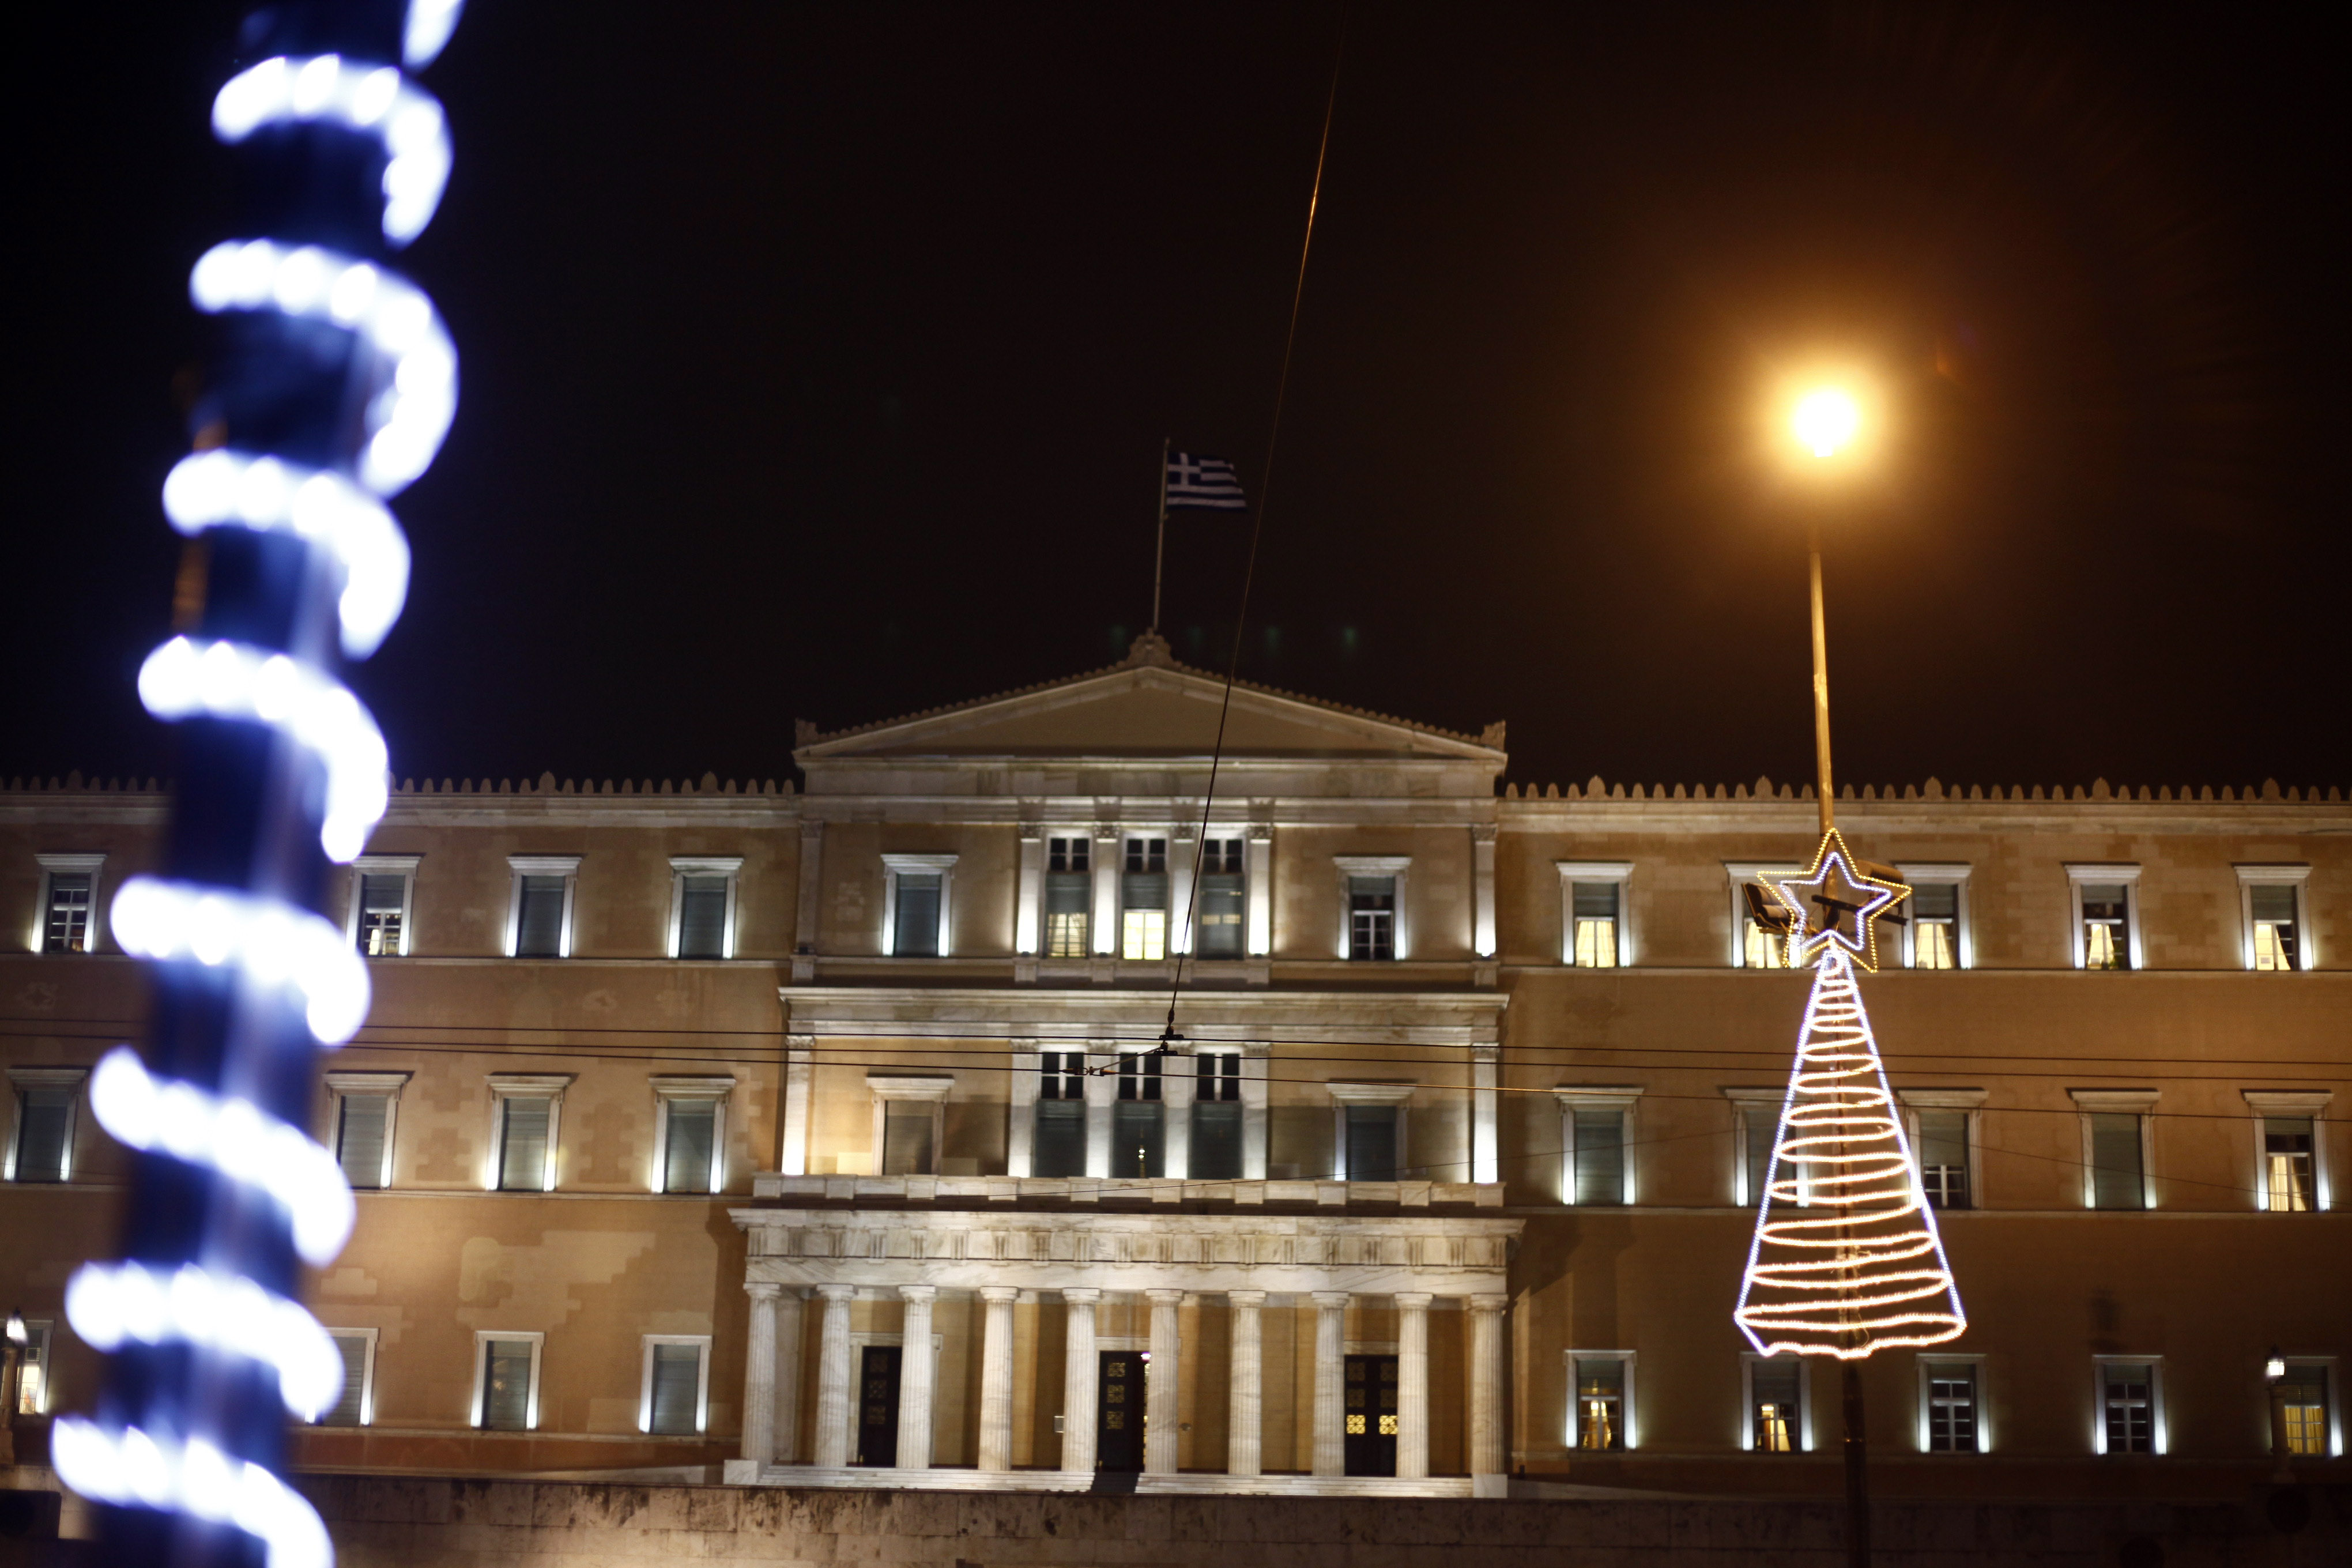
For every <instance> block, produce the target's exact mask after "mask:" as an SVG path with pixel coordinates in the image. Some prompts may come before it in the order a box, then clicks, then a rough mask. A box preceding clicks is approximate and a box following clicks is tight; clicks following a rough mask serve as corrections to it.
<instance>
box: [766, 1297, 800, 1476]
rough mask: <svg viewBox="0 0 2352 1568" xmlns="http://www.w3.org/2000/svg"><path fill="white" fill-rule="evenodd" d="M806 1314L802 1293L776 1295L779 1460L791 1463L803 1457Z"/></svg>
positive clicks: (776, 1417) (776, 1411)
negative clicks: (802, 1393) (802, 1380)
mask: <svg viewBox="0 0 2352 1568" xmlns="http://www.w3.org/2000/svg"><path fill="white" fill-rule="evenodd" d="M803 1322H804V1317H803V1311H802V1301H801V1292H800V1291H799V1290H797V1289H793V1290H786V1291H784V1292H783V1293H782V1294H781V1295H779V1296H778V1297H777V1298H776V1397H775V1401H774V1403H773V1404H772V1405H771V1406H770V1408H771V1409H772V1410H773V1411H774V1412H775V1415H774V1417H773V1419H774V1421H775V1426H774V1428H773V1430H774V1438H775V1462H776V1463H777V1464H779V1465H789V1464H793V1463H795V1462H797V1461H798V1460H799V1458H800V1457H801V1347H802V1346H803V1344H805V1343H806V1342H807V1341H806V1339H805V1338H804V1337H803V1336H804V1334H805V1333H806V1330H805V1329H804V1328H803Z"/></svg>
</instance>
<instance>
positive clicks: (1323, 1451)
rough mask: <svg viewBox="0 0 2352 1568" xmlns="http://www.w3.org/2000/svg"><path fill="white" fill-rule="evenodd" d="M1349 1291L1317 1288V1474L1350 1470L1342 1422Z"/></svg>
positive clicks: (1338, 1473) (1332, 1473) (1344, 1404)
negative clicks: (1342, 1388) (1341, 1426)
mask: <svg viewBox="0 0 2352 1568" xmlns="http://www.w3.org/2000/svg"><path fill="white" fill-rule="evenodd" d="M1347 1332H1348V1293H1347V1292H1346V1291H1345V1290H1318V1291H1316V1292H1315V1474H1317V1475H1318V1476H1342V1475H1345V1474H1347V1473H1348V1448H1347V1444H1346V1443H1345V1442H1344V1441H1343V1438H1342V1433H1341V1430H1340V1424H1341V1419H1342V1416H1343V1415H1344V1413H1345V1410H1346V1400H1345V1397H1344V1395H1343V1394H1342V1393H1341V1385H1342V1384H1344V1383H1345V1381H1346V1377H1345V1373H1346V1371H1347V1365H1346V1363H1347V1346H1348V1342H1347Z"/></svg>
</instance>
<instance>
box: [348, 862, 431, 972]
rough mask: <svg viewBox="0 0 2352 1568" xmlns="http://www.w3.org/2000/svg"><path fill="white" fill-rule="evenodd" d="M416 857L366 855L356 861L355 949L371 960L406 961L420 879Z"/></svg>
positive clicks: (352, 918) (352, 932)
mask: <svg viewBox="0 0 2352 1568" xmlns="http://www.w3.org/2000/svg"><path fill="white" fill-rule="evenodd" d="M419 858H420V857H418V856H415V855H362V856H361V857H360V858H358V859H357V860H354V861H352V908H351V914H350V918H349V921H348V928H349V935H350V936H351V939H352V945H353V946H355V947H357V948H358V949H359V950H360V952H363V953H365V954H366V955H367V956H368V957H370V958H405V957H407V956H408V952H409V924H410V921H409V912H410V908H411V905H412V903H413V901H414V891H413V889H415V880H416V863H417V861H418V859H419Z"/></svg>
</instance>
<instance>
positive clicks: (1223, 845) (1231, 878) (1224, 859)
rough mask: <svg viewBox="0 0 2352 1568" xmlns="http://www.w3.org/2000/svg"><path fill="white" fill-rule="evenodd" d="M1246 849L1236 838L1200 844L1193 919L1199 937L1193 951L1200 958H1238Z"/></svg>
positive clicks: (1244, 903) (1245, 896) (1245, 897)
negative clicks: (1198, 896)
mask: <svg viewBox="0 0 2352 1568" xmlns="http://www.w3.org/2000/svg"><path fill="white" fill-rule="evenodd" d="M1247 849H1248V843H1247V841H1246V840H1244V839H1240V838H1203V839H1202V840H1201V900H1200V904H1199V906H1198V910H1197V912H1196V913H1195V914H1194V916H1193V920H1194V921H1195V922H1196V923H1197V924H1198V925H1199V927H1200V935H1199V940H1198V941H1196V942H1194V943H1193V947H1194V948H1195V949H1196V950H1197V951H1198V952H1199V953H1200V956H1202V958H1239V957H1241V956H1242V942H1243V936H1244V916H1245V915H1246V913H1247V910H1248V883H1247V880H1246V877H1247V872H1246V870H1245V868H1246V867H1247V865H1248V862H1247V860H1246V859H1245V858H1244V855H1245V853H1246V851H1247Z"/></svg>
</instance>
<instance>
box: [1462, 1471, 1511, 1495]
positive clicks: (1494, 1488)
mask: <svg viewBox="0 0 2352 1568" xmlns="http://www.w3.org/2000/svg"><path fill="white" fill-rule="evenodd" d="M1470 1495H1471V1496H1472V1497H1508V1496H1510V1495H1511V1478H1510V1477H1508V1476H1472V1477H1471V1478H1470Z"/></svg>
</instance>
